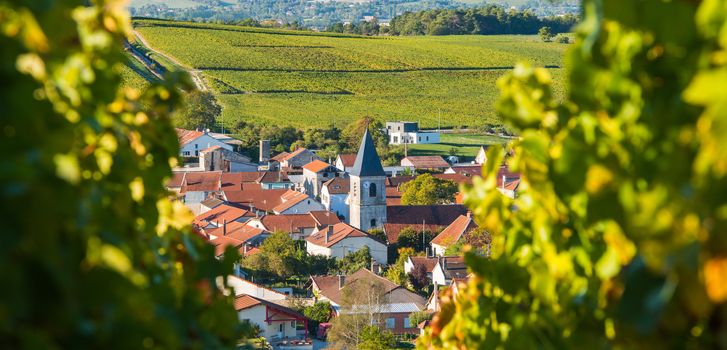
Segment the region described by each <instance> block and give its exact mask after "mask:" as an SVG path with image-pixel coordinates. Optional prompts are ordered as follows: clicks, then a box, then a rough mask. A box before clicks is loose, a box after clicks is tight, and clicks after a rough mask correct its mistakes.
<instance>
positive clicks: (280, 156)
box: [270, 152, 290, 162]
mask: <svg viewBox="0 0 727 350" xmlns="http://www.w3.org/2000/svg"><path fill="white" fill-rule="evenodd" d="M288 155H290V153H288V152H282V153H280V154H278V155H276V156H275V157H272V158H270V160H274V161H276V162H282V161H283V159H286V157H287V156H288Z"/></svg>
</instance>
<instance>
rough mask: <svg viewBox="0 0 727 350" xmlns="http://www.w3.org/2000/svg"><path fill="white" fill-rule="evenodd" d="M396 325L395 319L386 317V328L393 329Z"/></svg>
mask: <svg viewBox="0 0 727 350" xmlns="http://www.w3.org/2000/svg"><path fill="white" fill-rule="evenodd" d="M395 326H396V319H395V318H393V317H389V318H387V319H386V329H393V328H394V327H395Z"/></svg>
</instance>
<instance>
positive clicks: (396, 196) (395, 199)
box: [386, 186, 403, 205]
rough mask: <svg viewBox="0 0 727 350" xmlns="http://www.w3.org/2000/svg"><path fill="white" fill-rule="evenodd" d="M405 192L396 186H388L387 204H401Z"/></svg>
mask: <svg viewBox="0 0 727 350" xmlns="http://www.w3.org/2000/svg"><path fill="white" fill-rule="evenodd" d="M402 195H403V192H401V191H399V189H397V188H396V187H388V186H387V187H386V205H401V196H402Z"/></svg>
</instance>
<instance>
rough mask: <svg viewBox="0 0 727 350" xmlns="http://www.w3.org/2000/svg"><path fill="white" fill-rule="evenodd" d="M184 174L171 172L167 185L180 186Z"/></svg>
mask: <svg viewBox="0 0 727 350" xmlns="http://www.w3.org/2000/svg"><path fill="white" fill-rule="evenodd" d="M185 175H187V173H174V174H172V178H170V179H169V182H167V187H182V182H183V181H184V176H185Z"/></svg>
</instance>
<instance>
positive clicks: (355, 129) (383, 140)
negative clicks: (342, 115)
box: [341, 116, 389, 156]
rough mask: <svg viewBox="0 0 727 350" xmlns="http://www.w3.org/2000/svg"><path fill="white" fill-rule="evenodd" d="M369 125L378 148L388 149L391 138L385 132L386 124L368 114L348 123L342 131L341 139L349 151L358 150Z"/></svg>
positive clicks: (380, 154) (379, 149)
mask: <svg viewBox="0 0 727 350" xmlns="http://www.w3.org/2000/svg"><path fill="white" fill-rule="evenodd" d="M367 126H368V129H369V133H371V138H372V139H373V141H374V145H375V146H376V149H377V150H378V151H381V150H384V151H386V149H387V148H388V145H389V138H388V137H387V136H386V133H385V132H384V125H383V124H382V123H381V122H380V121H378V120H376V119H374V118H372V117H368V116H367V117H362V118H359V119H357V120H356V121H354V122H353V123H351V124H348V125H347V126H346V128H344V129H343V131H341V139H342V140H343V141H344V143H345V144H346V145H347V149H348V151H349V152H356V151H358V148H359V146H360V145H361V139H362V138H363V134H364V130H366V127H367ZM379 156H382V153H381V152H379Z"/></svg>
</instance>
